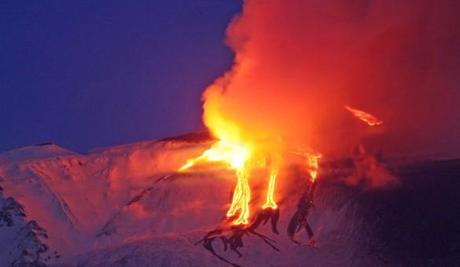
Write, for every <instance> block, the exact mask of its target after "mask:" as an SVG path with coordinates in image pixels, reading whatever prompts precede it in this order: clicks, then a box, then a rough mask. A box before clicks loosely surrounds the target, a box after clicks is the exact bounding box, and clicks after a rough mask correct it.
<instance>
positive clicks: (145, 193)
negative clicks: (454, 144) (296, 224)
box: [0, 134, 460, 266]
mask: <svg viewBox="0 0 460 267" xmlns="http://www.w3.org/2000/svg"><path fill="white" fill-rule="evenodd" d="M213 142H214V141H213V140H212V139H211V138H210V137H209V136H208V135H206V134H189V135H185V136H180V137H172V138H165V139H163V140H155V141H144V142H139V143H134V144H128V145H122V146H116V147H109V148H99V149H94V150H92V151H90V152H89V153H87V154H78V153H75V152H72V151H69V150H66V149H64V148H61V147H59V146H57V145H55V144H51V143H47V144H41V145H36V146H29V147H24V148H20V149H16V150H12V151H8V152H5V153H3V154H0V186H1V187H2V191H1V194H0V237H1V240H2V241H3V242H2V244H1V249H0V266H229V264H228V263H226V262H224V261H221V260H220V259H219V258H217V257H215V255H213V254H212V253H210V251H209V250H207V249H206V248H205V247H203V245H202V244H201V243H199V242H198V241H200V240H201V239H202V238H203V236H205V235H206V233H208V232H209V231H211V230H213V229H216V227H218V225H219V223H220V222H222V220H225V212H226V210H227V209H228V207H229V203H230V200H231V199H232V194H233V191H234V186H235V177H234V173H233V172H232V171H230V170H229V169H228V168H224V167H222V166H219V165H215V166H214V165H213V167H212V168H208V167H207V168H196V169H193V170H190V171H187V172H178V171H177V170H178V168H180V166H181V165H183V164H184V162H186V161H187V159H190V158H193V157H196V156H198V155H199V154H200V153H202V152H203V151H205V150H206V149H208V148H209V146H210V144H212V143H213ZM379 161H380V162H381V164H382V165H384V166H385V168H386V169H387V170H388V172H390V173H391V174H392V175H395V176H397V177H399V182H398V184H397V185H394V186H391V187H383V188H374V187H370V186H368V185H366V182H363V181H360V182H359V183H357V184H356V183H354V184H351V183H350V182H349V181H348V180H347V177H350V175H351V174H352V173H354V172H356V168H357V167H356V164H354V163H353V159H352V158H341V159H335V160H333V161H332V160H331V161H324V163H323V166H322V167H321V174H320V180H319V182H318V184H317V187H316V193H315V197H314V202H313V207H312V208H311V209H310V212H309V217H308V220H309V223H310V226H311V228H312V230H313V231H314V233H315V244H314V245H304V243H302V244H297V243H295V242H292V240H290V238H289V235H288V233H287V232H288V228H289V223H290V220H291V218H292V217H293V216H294V214H295V213H296V211H297V209H298V204H299V199H300V198H301V196H302V194H303V193H304V192H305V191H306V190H307V187H308V184H306V183H305V182H304V179H305V177H303V176H302V173H301V172H300V171H299V169H298V167H297V166H291V167H289V168H288V169H287V170H285V171H284V172H283V173H284V174H283V175H280V176H279V177H278V181H277V183H278V187H277V188H279V190H281V192H280V193H279V196H280V197H279V198H278V201H277V205H278V208H279V221H278V222H277V230H278V231H277V232H278V234H276V233H274V231H273V230H272V227H271V226H270V223H267V224H263V223H261V224H260V225H259V226H258V228H257V232H258V233H260V234H261V235H263V236H265V237H267V238H269V240H271V243H272V244H274V245H275V246H276V248H277V249H278V250H274V249H272V248H271V247H270V246H267V244H266V243H265V242H263V240H262V239H261V238H259V237H258V236H255V235H247V236H244V237H243V239H242V241H243V244H244V246H243V247H242V248H240V249H239V252H240V253H241V256H240V255H238V254H236V253H233V252H232V251H229V250H227V251H225V250H224V242H220V241H218V240H217V241H216V242H215V244H214V245H213V248H214V250H215V251H216V253H218V255H220V256H222V257H224V258H225V259H226V260H228V261H230V262H232V263H233V264H235V265H239V266H454V265H456V264H458V262H459V261H460V258H459V255H460V253H459V252H460V251H459V250H460V245H459V244H460V232H459V231H458V227H457V222H458V220H459V219H460V215H459V213H458V210H460V204H459V203H460V202H459V201H458V191H459V190H460V182H459V180H458V173H460V160H455V159H449V160H447V159H434V158H410V159H408V158H405V159H404V160H401V159H398V158H382V159H380V160H379ZM252 186H253V187H254V188H256V189H257V188H263V190H265V187H264V186H263V185H262V184H258V183H255V184H253V185H252ZM255 192H257V191H255ZM263 197H264V196H257V194H254V195H253V198H252V199H251V201H254V202H257V201H260V200H261V199H259V198H263ZM262 201H263V199H262ZM296 238H297V239H298V240H303V241H305V240H307V239H308V233H307V232H303V231H301V232H299V233H298V236H297V237H296Z"/></svg>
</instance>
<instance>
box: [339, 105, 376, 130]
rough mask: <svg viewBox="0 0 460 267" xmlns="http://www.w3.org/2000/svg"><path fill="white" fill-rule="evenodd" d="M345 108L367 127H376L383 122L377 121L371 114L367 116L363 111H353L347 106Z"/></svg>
mask: <svg viewBox="0 0 460 267" xmlns="http://www.w3.org/2000/svg"><path fill="white" fill-rule="evenodd" d="M345 108H346V109H347V110H348V111H350V112H351V114H353V116H355V117H356V118H358V119H360V120H361V121H363V122H365V123H367V125H369V126H378V125H382V124H383V121H382V120H380V119H378V118H377V117H375V116H374V115H372V114H369V113H367V112H365V111H362V110H359V109H354V108H351V107H349V106H345Z"/></svg>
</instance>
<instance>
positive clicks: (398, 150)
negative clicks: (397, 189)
mask: <svg viewBox="0 0 460 267" xmlns="http://www.w3.org/2000/svg"><path fill="white" fill-rule="evenodd" d="M459 11H460V3H459V2H458V1H449V0H441V1H434V0H415V1H399V0H354V1H320V0H287V1H275V0H268V1H259V0H246V1H244V8H243V11H242V14H240V15H239V16H237V17H235V18H234V20H233V21H232V23H231V25H230V26H229V27H228V31H227V38H228V44H229V45H230V46H231V47H232V49H234V51H235V62H234V66H233V67H232V69H231V70H229V71H228V72H227V73H226V74H225V75H223V76H222V77H221V78H219V79H217V80H216V81H215V83H214V84H212V85H211V86H209V87H208V88H207V89H206V91H205V93H204V95H203V101H204V105H203V107H204V122H205V124H207V123H208V121H209V117H210V116H211V114H216V113H218V114H220V115H221V116H222V117H224V118H225V119H227V120H229V121H232V122H234V123H235V125H237V126H235V127H237V128H238V129H236V130H237V131H239V132H240V135H243V136H245V138H249V139H251V138H252V139H256V138H258V139H272V140H278V139H279V138H282V139H283V140H285V141H286V142H288V143H291V144H293V145H294V144H302V145H304V146H306V147H312V148H314V149H315V150H318V151H321V152H322V153H324V154H329V155H340V154H342V153H348V152H349V151H350V148H351V147H353V146H354V145H356V144H357V143H362V142H367V143H369V145H370V146H376V147H380V149H382V150H383V151H384V152H385V153H393V154H402V155H410V154H418V155H419V154H425V155H441V156H446V157H447V156H453V155H456V153H457V151H460V141H458V140H457V136H459V134H460V123H459V122H460V105H459V104H460V91H459V88H458V85H459V81H458V80H459V77H460V49H459V47H460V34H459V31H458V29H459V27H460V20H459V19H458V14H459ZM347 105H349V106H351V107H356V108H358V109H362V110H365V111H367V112H369V113H371V114H373V115H375V116H376V117H378V118H380V119H381V120H382V121H383V122H384V124H383V125H381V126H378V127H368V126H366V125H363V124H362V123H361V122H359V121H358V120H356V118H353V116H351V115H350V113H349V112H347V111H346V110H345V108H344V106H347ZM457 155H458V153H457Z"/></svg>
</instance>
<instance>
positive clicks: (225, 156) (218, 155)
mask: <svg viewBox="0 0 460 267" xmlns="http://www.w3.org/2000/svg"><path fill="white" fill-rule="evenodd" d="M208 123H209V124H208V125H209V126H211V127H210V130H211V131H212V133H213V134H214V136H215V137H216V138H217V139H218V141H217V142H216V143H214V144H213V145H212V146H211V147H210V148H209V149H207V150H206V151H204V152H203V153H202V154H201V155H200V156H198V157H196V158H193V159H189V160H188V161H187V162H186V163H185V164H184V165H183V166H182V167H180V168H179V171H185V170H187V169H189V168H191V167H193V166H194V165H196V164H197V163H200V162H223V163H226V164H227V166H228V167H229V168H230V169H232V170H233V171H235V174H236V177H237V183H236V187H235V191H234V193H233V199H232V203H231V205H230V208H229V210H228V211H227V217H233V216H235V215H238V217H237V218H236V219H235V220H234V221H233V224H235V225H238V224H247V223H249V221H248V220H249V216H250V211H249V201H250V200H251V189H250V187H249V180H248V179H249V177H248V176H249V175H248V173H249V170H248V161H249V160H250V158H251V156H252V147H251V145H249V144H245V143H243V142H241V140H240V136H239V131H238V128H237V127H236V126H235V125H233V124H231V123H229V122H228V121H226V120H224V119H223V118H221V117H220V116H219V114H218V113H216V114H211V115H210V116H209V117H208Z"/></svg>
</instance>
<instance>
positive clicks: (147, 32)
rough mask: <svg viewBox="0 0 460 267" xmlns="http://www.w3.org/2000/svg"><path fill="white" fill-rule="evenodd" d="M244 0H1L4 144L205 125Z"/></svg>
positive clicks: (125, 136)
mask: <svg viewBox="0 0 460 267" xmlns="http://www.w3.org/2000/svg"><path fill="white" fill-rule="evenodd" d="M240 10H241V1H238V0H227V1H220V0H194V1H190V0H155V1H0V36H1V37H0V121H1V124H0V125H1V127H0V152H1V151H5V150H8V149H12V148H15V147H20V146H25V145H31V144H36V143H41V142H48V141H51V142H55V143H57V144H59V145H61V146H64V147H67V148H70V149H73V150H76V151H79V152H85V151H87V150H88V149H90V148H93V147H97V146H108V145H116V144H123V143H129V142H133V141H138V140H143V139H154V138H161V137H167V136H171V135H176V134H182V133H185V132H190V131H194V130H197V129H200V127H202V126H201V122H200V119H201V103H200V95H201V92H202V91H203V89H204V88H205V87H206V86H207V85H208V84H209V83H211V82H212V81H213V80H214V79H215V78H216V77H218V76H220V75H221V74H222V73H223V72H224V71H225V70H227V69H228V68H229V67H230V66H231V63H232V57H233V55H232V52H231V50H230V49H229V48H228V47H226V46H225V44H224V39H225V28H226V26H227V24H228V23H229V21H230V20H231V18H232V16H233V15H235V14H236V13H238V12H239V11H240Z"/></svg>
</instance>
